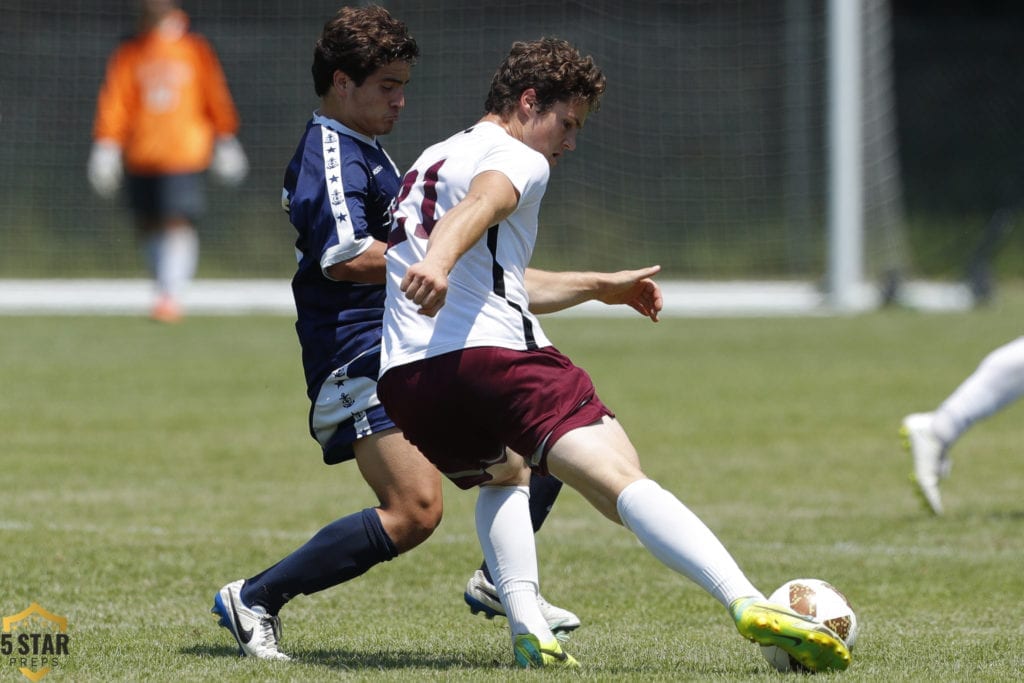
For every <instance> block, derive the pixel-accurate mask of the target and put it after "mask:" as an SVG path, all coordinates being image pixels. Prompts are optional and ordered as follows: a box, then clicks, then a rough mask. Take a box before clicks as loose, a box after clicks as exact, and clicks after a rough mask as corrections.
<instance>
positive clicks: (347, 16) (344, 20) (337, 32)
mask: <svg viewBox="0 0 1024 683" xmlns="http://www.w3.org/2000/svg"><path fill="white" fill-rule="evenodd" d="M419 56H420V48H419V46H417V45H416V41H415V40H414V39H413V37H412V36H411V35H409V29H408V28H407V27H406V25H405V24H404V23H403V22H401V21H399V20H398V19H395V18H394V17H392V16H391V14H390V13H389V12H388V11H387V10H386V9H384V8H383V7H378V6H377V5H370V6H368V7H342V8H341V9H340V10H338V13H337V14H336V15H334V17H333V18H332V19H330V20H328V21H327V23H325V24H324V30H323V32H322V33H321V34H320V39H319V40H317V41H316V47H315V48H314V49H313V69H312V70H313V88H314V89H315V90H316V94H317V95H319V96H320V97H323V96H324V95H326V94H327V91H328V90H330V88H331V83H332V82H333V80H334V72H335V71H338V70H340V71H343V72H344V73H345V75H347V76H348V77H349V78H351V79H352V80H353V81H355V84H356V85H362V84H363V81H365V80H366V78H367V76H369V75H370V74H372V73H373V72H374V71H376V70H377V69H379V68H380V67H382V66H384V65H385V64H390V63H391V62H394V61H398V60H402V61H406V62H409V63H410V64H415V63H416V58H417V57H419Z"/></svg>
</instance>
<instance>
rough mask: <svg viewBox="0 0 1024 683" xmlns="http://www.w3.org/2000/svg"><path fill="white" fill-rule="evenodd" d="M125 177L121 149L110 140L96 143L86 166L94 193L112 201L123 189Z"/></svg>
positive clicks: (87, 176)
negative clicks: (122, 180)
mask: <svg viewBox="0 0 1024 683" xmlns="http://www.w3.org/2000/svg"><path fill="white" fill-rule="evenodd" d="M123 177H124V169H123V168H122V167H121V148H120V147H119V146H118V145H117V144H115V143H113V142H111V141H109V140H98V141H97V142H95V143H94V144H93V146H92V151H91V152H90V153H89V163H88V165H87V166H86V178H88V180H89V184H90V185H91V186H92V189H93V191H94V192H96V194H98V195H99V196H101V197H103V198H104V199H111V198H112V197H113V196H114V195H116V194H117V190H118V189H119V188H120V187H121V179H122V178H123Z"/></svg>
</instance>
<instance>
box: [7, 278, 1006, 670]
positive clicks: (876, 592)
mask: <svg viewBox="0 0 1024 683" xmlns="http://www.w3.org/2000/svg"><path fill="white" fill-rule="evenodd" d="M1022 320H1024V289H1020V288H1015V289H1009V288H1004V289H1003V290H1001V291H1000V294H999V297H998V298H997V300H996V302H995V303H994V304H993V305H992V306H991V307H989V308H986V309H983V310H978V311H973V312H969V313H957V314H921V313H914V312H908V311H882V312H879V313H872V314H868V315H864V316H857V317H837V318H793V319H741V320H722V319H713V320H697V319H676V320H665V321H663V322H661V323H660V324H658V325H652V324H649V323H645V322H643V321H641V320H639V319H638V320H621V319H614V320H585V319H566V318H561V319H560V318H550V319H548V321H547V323H546V329H547V331H548V333H549V335H550V336H551V337H552V338H553V339H554V340H555V341H556V343H557V344H558V346H559V347H560V348H561V349H562V350H563V351H565V352H567V353H568V354H569V355H570V356H572V357H573V358H574V359H575V360H576V361H577V362H578V363H579V364H581V365H582V366H584V367H585V368H587V369H588V370H589V371H590V372H591V375H592V376H593V378H594V380H595V382H596V384H597V386H598V390H599V391H600V393H601V395H602V397H603V398H604V399H605V401H606V402H607V403H608V404H609V405H610V406H612V407H613V409H615V410H616V411H617V413H618V415H619V418H620V419H621V421H622V422H623V424H624V425H625V427H626V429H627V431H628V432H629V433H630V435H631V436H632V438H633V440H634V442H635V444H636V445H637V448H638V450H639V451H640V453H641V458H642V461H643V463H644V465H645V470H646V471H647V473H648V474H649V475H650V476H651V477H653V478H655V479H657V480H658V481H659V482H660V483H661V484H662V485H664V486H665V487H666V488H669V489H671V490H673V491H674V492H676V493H677V494H678V495H679V497H680V498H681V499H682V500H683V501H684V502H686V503H687V504H688V505H689V506H690V507H691V508H692V509H694V511H696V512H697V513H698V514H699V515H700V516H702V517H703V518H704V520H705V521H706V522H707V523H708V524H709V526H711V527H712V529H714V530H715V531H716V532H717V533H718V534H719V536H720V537H721V539H722V540H723V541H724V542H725V544H726V546H727V547H729V548H730V549H731V551H732V552H733V553H734V555H735V556H736V558H737V559H738V561H739V562H740V565H741V566H742V567H744V569H745V570H746V571H747V573H748V574H749V575H750V577H751V578H752V579H753V580H754V581H755V583H757V584H758V585H759V586H761V587H762V589H763V590H764V591H765V592H766V593H767V592H770V591H771V590H773V589H774V588H775V587H776V586H778V585H779V584H781V583H782V582H784V581H786V580H787V579H790V578H795V577H801V576H813V577H819V578H824V579H827V580H829V581H830V582H832V583H834V584H835V585H837V586H838V587H840V588H841V589H842V590H843V591H844V592H846V593H847V595H848V596H849V598H850V600H851V601H852V602H853V604H854V606H855V607H856V608H857V611H858V614H859V617H860V619H861V631H860V638H859V641H858V643H857V646H856V648H855V649H854V652H853V654H854V660H853V665H852V666H851V668H850V669H849V670H848V671H846V672H844V673H842V674H837V675H834V677H836V678H842V679H843V680H846V681H880V680H885V681H903V680H905V681H911V680H912V681H925V680H927V681H948V680H964V681H966V680H971V681H979V680H991V681H1000V680H1011V679H1019V676H1020V672H1021V670H1022V669H1024V625H1022V623H1024V620H1022V619H1021V614H1022V612H1021V611H1019V610H1021V609H1022V608H1024V572H1022V571H1021V561H1022V557H1024V536H1022V534H1021V528H1022V524H1024V497H1022V488H1024V487H1022V485H1021V481H1022V473H1024V460H1022V458H1021V455H1022V454H1021V451H1020V444H1021V442H1022V435H1024V430H1022V428H1021V424H1022V419H1021V416H1022V414H1024V413H1022V411H1024V406H1019V405H1018V406H1012V407H1010V408H1009V409H1008V410H1006V411H1004V413H1002V414H1000V415H998V416H996V417H994V418H992V419H990V420H988V421H986V422H984V423H982V424H980V425H978V426H977V427H976V428H975V429H974V430H973V431H971V432H970V433H968V435H967V436H965V438H964V439H963V440H962V441H961V442H960V443H959V444H958V445H957V447H956V449H955V451H954V460H955V466H954V469H953V475H952V477H951V479H950V480H949V481H948V482H947V483H946V484H945V486H944V489H943V491H944V495H945V502H946V505H947V516H946V518H943V519H934V518H931V517H929V516H928V515H926V514H924V513H923V510H922V508H921V507H919V503H918V501H917V500H916V498H915V497H914V496H913V494H912V490H911V488H910V485H909V483H908V478H907V475H908V472H909V459H908V458H906V456H905V455H904V454H903V453H902V451H901V449H900V446H899V441H898V438H897V436H896V431H897V428H898V425H899V420H900V418H901V417H902V415H904V414H905V413H907V412H911V411H914V410H921V409H929V408H931V407H933V406H934V405H935V404H937V402H938V401H939V400H941V399H942V398H943V397H944V396H945V395H946V394H947V393H948V392H949V391H951V390H952V389H953V388H954V387H955V386H956V384H957V383H959V381H960V380H961V379H963V378H964V377H965V376H966V375H967V374H968V373H969V372H970V371H972V370H973V369H974V367H975V366H976V365H977V363H978V361H979V360H980V359H981V358H982V357H983V356H984V355H985V354H986V353H987V352H988V351H989V350H991V349H992V348H994V347H995V346H997V345H998V344H1001V343H1003V342H1005V341H1007V340H1009V339H1011V338H1013V337H1015V336H1017V335H1019V334H1020V333H1021V328H1020V324H1021V321H1022ZM0 387H2V392H0V423H2V426H0V452H2V460H0V462H2V464H3V466H2V468H0V491H2V492H3V501H4V504H3V507H2V510H0V538H2V539H3V561H2V562H0V586H2V588H3V590H2V591H0V613H2V614H3V615H13V614H15V613H17V612H20V611H21V610H23V609H24V608H26V607H27V606H28V605H29V604H30V603H32V602H36V603H39V604H40V605H42V606H43V607H45V608H46V609H48V610H49V611H51V612H54V613H56V614H58V615H63V616H66V617H67V619H68V622H69V629H68V632H69V634H70V648H69V654H68V656H66V657H63V658H62V659H61V661H60V663H59V666H58V667H57V668H56V669H55V670H54V671H53V672H51V673H50V674H49V675H48V677H47V678H46V679H45V680H47V681H49V680H53V681H62V680H66V681H109V680H131V681H136V680H148V681H181V680H195V681H200V680H202V681H251V680H294V681H309V680H373V681H380V680H385V681H386V680H402V681H407V680H473V681H477V680H483V681H490V680H493V681H504V680H509V679H512V680H527V679H530V678H534V677H536V676H544V677H545V679H548V678H551V677H554V678H566V679H573V680H575V679H577V678H583V679H590V680H610V679H616V680H665V681H669V680H671V681H677V680H702V681H703V680H728V681H734V680H736V681H739V680H744V681H746V680H754V681H756V680H765V681H767V680H778V679H779V676H780V674H776V673H775V672H774V671H773V670H771V669H769V667H768V665H767V664H766V663H765V662H764V661H763V660H762V659H761V657H760V655H759V654H758V652H757V651H756V648H755V647H754V646H753V645H751V644H749V643H747V642H746V641H744V640H743V639H741V638H740V637H739V636H738V635H737V634H736V632H735V630H734V627H733V625H732V623H731V620H730V619H729V618H728V617H727V615H726V613H725V611H724V610H723V609H722V608H721V607H720V606H719V605H718V604H717V603H716V602H714V601H713V600H712V599H711V598H710V597H709V596H707V595H706V594H705V593H703V592H702V591H701V590H700V589H698V588H697V587H696V586H695V585H693V584H691V583H689V582H688V581H686V580H685V579H683V578H681V577H679V576H678V575H675V574H673V573H672V572H670V571H669V570H667V569H665V568H663V567H662V566H661V565H660V564H658V563H657V562H656V561H655V560H653V559H652V558H651V557H650V556H649V555H647V554H646V552H645V551H643V549H642V548H640V546H639V544H638V543H637V542H636V541H635V540H634V538H633V537H632V536H631V535H630V534H628V533H627V532H626V531H624V530H623V529H621V528H617V527H614V526H613V525H611V524H609V523H608V522H606V521H605V520H604V519H603V518H602V517H600V516H599V515H598V513H597V512H596V511H594V510H592V509H591V508H589V507H588V506H586V504H585V503H584V502H583V501H582V499H581V498H580V497H579V496H578V495H577V494H576V493H575V492H573V491H568V490H567V491H566V492H565V493H563V495H562V497H561V498H560V499H559V502H558V504H557V505H556V507H555V510H554V512H553V513H552V515H551V517H550V518H549V520H548V523H547V524H546V525H545V527H544V529H543V530H542V531H541V533H540V535H539V552H540V560H541V575H542V578H543V581H544V583H543V588H544V593H545V595H546V596H547V597H548V598H549V599H551V600H552V601H553V602H555V603H557V604H560V605H564V606H566V607H569V608H571V609H572V610H574V611H576V612H577V613H578V614H579V615H580V616H581V618H582V619H583V621H584V626H583V627H582V628H581V629H580V630H579V631H578V632H577V633H576V634H575V635H574V637H573V639H572V642H571V644H570V646H569V651H570V652H572V653H573V654H574V655H575V656H576V657H577V658H578V659H579V660H580V661H581V662H582V663H583V665H584V667H585V668H584V669H583V671H582V672H581V673H579V674H570V673H558V672H520V671H518V670H515V669H513V668H512V667H511V664H510V661H511V655H510V649H509V643H508V639H507V635H506V634H507V630H506V627H505V622H504V621H495V622H488V621H485V620H483V619H482V618H480V617H479V616H477V617H473V616H471V615H470V614H469V612H468V610H467V609H466V608H465V606H464V605H463V603H462V588H463V586H464V584H465V581H466V579H467V578H468V577H469V574H470V572H471V571H472V570H473V569H474V568H475V567H476V566H477V563H478V562H479V558H480V553H479V550H478V548H477V543H476V538H475V534H474V531H473V526H472V524H473V522H472V509H473V504H474V500H475V495H474V494H472V493H466V492H460V491H458V490H457V489H455V488H454V487H453V486H451V485H449V484H446V485H445V487H446V488H445V495H446V504H447V507H446V517H445V521H444V523H443V524H442V525H441V527H440V529H439V530H438V531H437V532H436V534H435V535H434V537H433V538H431V539H430V540H429V541H428V542H427V543H426V544H425V545H424V546H422V547H421V548H418V549H416V550H415V551H413V552H412V553H411V554H410V556H408V557H402V558H399V559H397V560H395V561H392V562H390V563H387V564H385V565H381V566H379V567H377V568H375V569H374V570H372V571H371V572H370V573H368V574H366V575H365V576H363V577H361V578H359V579H356V580H355V581H353V582H351V583H350V584H347V585H343V586H341V587H337V588H334V589H331V590H329V591H325V592H323V593H319V594H316V595H313V596H301V597H299V598H297V599H295V600H294V601H293V602H291V603H290V604H289V605H288V606H286V607H285V609H284V610H283V611H282V620H283V623H284V638H283V641H282V649H283V650H284V651H286V652H288V653H290V654H292V655H293V656H294V657H295V661H293V662H290V663H278V662H258V661H252V660H246V659H240V658H238V657H237V656H236V648H235V647H234V643H233V641H232V640H231V639H230V635H229V634H228V632H227V631H225V630H223V629H221V628H218V627H217V626H216V625H215V621H214V617H213V616H212V615H211V614H209V613H208V611H209V608H210V605H211V601H212V596H213V594H214V592H215V591H216V590H217V589H218V588H219V587H220V586H221V585H222V584H224V583H226V582H227V581H230V580H234V579H236V578H242V577H245V576H249V575H251V574H253V573H255V572H256V571H258V570H260V569H263V568H264V567H265V566H266V565H267V564H269V563H270V562H271V561H274V560H277V559H279V558H280V557H281V556H283V555H284V554H286V553H288V552H289V551H291V550H292V549H293V548H295V547H296V546H298V545H299V544H301V543H302V542H304V541H305V540H306V539H307V538H308V537H309V535H311V534H312V533H313V532H314V531H316V530H317V529H318V528H320V527H321V526H322V525H323V524H325V523H327V522H329V521H331V520H332V519H334V518H336V517H338V516H340V515H341V514H344V513H348V512H351V511H354V510H356V509H359V508H362V507H366V506H370V505H373V504H374V501H373V500H372V497H371V495H370V494H369V491H368V488H367V487H366V486H365V484H363V483H362V481H361V479H360V478H359V475H358V473H357V472H356V469H355V467H354V466H351V465H348V466H340V467H334V468H327V467H325V466H324V465H323V464H322V463H321V461H320V456H319V452H318V449H317V448H316V445H315V444H314V442H313V441H312V440H311V439H310V438H309V437H308V436H307V434H306V425H305V420H306V410H307V404H306V399H305V396H304V388H303V386H302V379H301V369H300V365H299V357H298V349H297V342H296V340H295V336H294V332H293V329H292V324H291V320H290V319H288V318H283V317H282V318H276V317H222V318H205V317H196V318H191V319H188V320H186V321H185V322H184V323H183V324H181V325H178V326H173V327H162V326H158V325H155V324H152V323H150V322H148V321H146V320H143V319H132V318H117V317H110V318H106V317H82V318H76V317H54V318H32V317H24V318H23V317H9V318H3V319H0ZM824 677H825V678H832V677H833V676H824ZM18 679H21V674H19V673H18V671H17V666H16V665H15V664H12V663H11V662H10V658H9V657H5V658H3V660H0V680H18Z"/></svg>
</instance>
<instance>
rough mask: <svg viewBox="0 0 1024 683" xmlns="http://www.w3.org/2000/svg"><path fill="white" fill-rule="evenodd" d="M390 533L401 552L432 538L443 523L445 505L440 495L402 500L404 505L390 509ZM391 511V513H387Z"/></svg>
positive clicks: (387, 510) (386, 510)
mask: <svg viewBox="0 0 1024 683" xmlns="http://www.w3.org/2000/svg"><path fill="white" fill-rule="evenodd" d="M384 510H385V514H386V515H387V516H388V517H390V519H391V524H389V526H390V527H391V529H389V535H390V536H391V540H392V542H393V543H394V544H395V545H396V546H397V547H398V548H399V550H400V551H401V552H405V551H406V550H409V549H411V548H415V547H416V546H418V545H419V544H421V543H423V542H424V541H425V540H427V539H428V538H430V536H431V534H433V533H434V530H435V529H436V528H437V527H438V526H439V525H440V524H441V517H442V514H443V507H442V502H441V498H440V496H438V497H436V498H434V497H424V498H418V499H415V500H405V501H402V505H400V506H398V507H392V508H391V509H388V507H387V506H386V507H385V508H384ZM387 513H390V514H387Z"/></svg>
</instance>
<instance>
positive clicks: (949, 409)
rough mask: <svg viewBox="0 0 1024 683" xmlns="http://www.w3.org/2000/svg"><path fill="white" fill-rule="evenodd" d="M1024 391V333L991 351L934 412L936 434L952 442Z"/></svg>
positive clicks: (945, 440) (933, 423)
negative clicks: (1023, 335)
mask: <svg viewBox="0 0 1024 683" xmlns="http://www.w3.org/2000/svg"><path fill="white" fill-rule="evenodd" d="M1022 395H1024V337H1018V338H1017V339H1014V340H1013V341H1011V342H1010V343H1008V344H1004V345H1003V346H1000V347H999V348H998V349H996V350H995V351H992V352H991V353H990V354H988V355H987V356H986V357H985V358H984V360H982V361H981V363H980V364H979V365H978V368H977V369H976V370H975V371H974V372H973V373H972V374H971V375H970V376H969V377H968V378H967V379H965V380H964V381H963V382H962V383H961V384H960V386H959V387H957V388H956V390H955V391H954V392H953V393H952V394H950V396H949V398H947V399H946V400H945V401H943V402H942V405H941V406H939V409H938V410H936V411H935V413H934V415H933V422H932V428H933V429H934V430H935V435H936V436H937V437H939V438H940V439H941V440H942V441H944V442H945V443H946V444H951V443H953V442H954V441H956V440H957V439H958V438H960V436H961V435H962V434H963V433H964V432H966V431H967V430H968V429H969V428H970V426H971V425H973V424H974V423H975V422H977V421H978V420H981V419H984V418H986V417H989V416H991V415H994V414H995V413H997V412H999V411H1000V410H1002V409H1003V408H1005V407H1006V406H1007V405H1009V404H1010V403H1012V402H1014V401H1016V400H1017V399H1018V398H1020V397H1021V396H1022Z"/></svg>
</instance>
